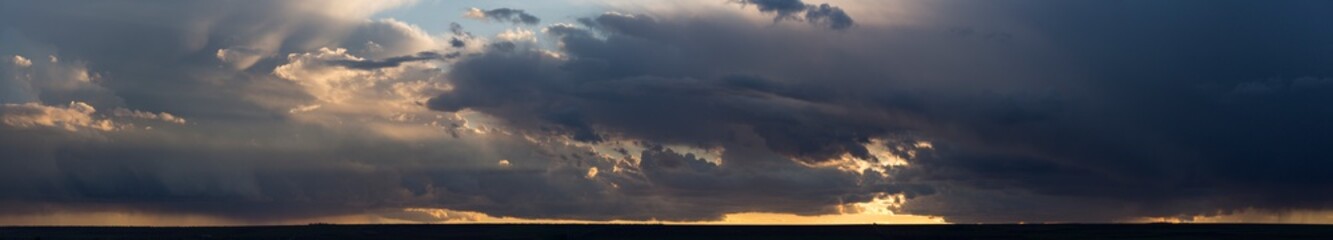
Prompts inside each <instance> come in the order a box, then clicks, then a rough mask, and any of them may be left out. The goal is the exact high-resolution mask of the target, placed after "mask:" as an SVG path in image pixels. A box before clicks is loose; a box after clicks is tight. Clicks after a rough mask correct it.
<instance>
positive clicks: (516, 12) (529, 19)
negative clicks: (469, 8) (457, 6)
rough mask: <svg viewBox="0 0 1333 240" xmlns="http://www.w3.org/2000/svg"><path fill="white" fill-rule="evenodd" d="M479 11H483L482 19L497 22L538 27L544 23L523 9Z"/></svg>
mask: <svg viewBox="0 0 1333 240" xmlns="http://www.w3.org/2000/svg"><path fill="white" fill-rule="evenodd" d="M477 11H481V14H482V16H480V17H484V18H490V19H494V20H496V21H507V22H512V23H514V24H519V23H522V24H527V25H537V24H538V23H541V21H542V20H541V18H537V16H533V15H532V14H528V13H527V12H524V11H523V10H522V9H513V8H496V9H491V10H484V11H482V10H477Z"/></svg>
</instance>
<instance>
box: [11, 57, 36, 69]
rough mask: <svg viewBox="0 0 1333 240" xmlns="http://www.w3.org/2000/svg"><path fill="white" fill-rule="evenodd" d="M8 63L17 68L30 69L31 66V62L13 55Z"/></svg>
mask: <svg viewBox="0 0 1333 240" xmlns="http://www.w3.org/2000/svg"><path fill="white" fill-rule="evenodd" d="M10 62H12V63H14V66H18V67H31V66H32V60H28V58H24V57H23V56H20V55H14V58H13V59H11V60H10Z"/></svg>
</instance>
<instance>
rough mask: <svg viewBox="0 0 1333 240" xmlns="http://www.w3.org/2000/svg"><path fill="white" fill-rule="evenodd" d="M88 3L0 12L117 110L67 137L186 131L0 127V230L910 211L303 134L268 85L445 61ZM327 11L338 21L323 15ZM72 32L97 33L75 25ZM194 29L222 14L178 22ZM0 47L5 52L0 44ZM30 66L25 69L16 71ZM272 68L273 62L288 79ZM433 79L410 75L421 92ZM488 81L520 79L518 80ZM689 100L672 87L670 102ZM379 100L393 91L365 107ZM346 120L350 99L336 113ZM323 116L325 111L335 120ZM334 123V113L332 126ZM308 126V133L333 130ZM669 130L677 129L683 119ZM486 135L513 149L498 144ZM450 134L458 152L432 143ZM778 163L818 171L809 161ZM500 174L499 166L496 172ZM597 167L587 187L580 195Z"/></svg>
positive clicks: (343, 34)
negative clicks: (70, 62) (163, 117)
mask: <svg viewBox="0 0 1333 240" xmlns="http://www.w3.org/2000/svg"><path fill="white" fill-rule="evenodd" d="M99 3H101V2H98V1H44V2H40V3H38V2H31V3H28V2H25V3H19V2H4V3H0V19H2V20H5V21H0V24H3V25H4V27H5V28H6V29H8V30H6V31H10V33H16V34H21V35H23V36H25V37H27V38H31V39H32V40H33V41H34V42H39V43H43V44H50V45H52V46H53V48H55V49H59V52H60V54H61V55H62V57H64V58H67V59H77V60H79V61H84V62H87V65H88V68H89V69H90V70H89V71H90V72H93V73H102V74H104V75H106V77H105V79H104V80H99V81H97V83H96V84H98V85H97V86H103V87H106V88H107V89H110V90H111V91H107V92H110V93H111V94H114V95H113V96H114V97H118V98H120V99H124V100H123V103H121V105H115V104H107V105H103V104H97V103H96V102H94V103H95V104H96V107H97V108H98V109H99V110H100V111H97V112H90V113H89V114H88V116H77V117H89V118H94V119H102V118H105V117H108V116H103V115H104V114H102V113H103V112H104V111H106V110H108V109H113V107H126V108H131V109H136V110H144V111H151V112H170V113H172V114H177V115H180V116H182V117H185V118H188V119H190V122H189V124H185V125H170V126H162V125H151V127H154V128H153V129H152V130H146V129H144V128H143V127H146V126H147V125H145V126H137V127H135V128H127V129H124V130H119V131H97V132H94V131H65V130H63V129H58V128H48V127H20V126H12V125H11V124H8V123H0V181H3V182H0V215H24V214H43V213H57V212H84V211H86V212H103V211H127V212H148V213H166V214H204V215H208V216H217V217H224V218H229V219H235V220H238V221H242V222H267V221H281V220H290V219H302V218H309V217H323V216H336V215H344V214H365V213H377V212H388V211H384V210H386V209H387V210H394V209H402V208H449V209H452V210H459V211H479V212H482V213H486V214H491V215H494V216H512V217H526V218H567V219H593V220H612V219H631V220H651V219H657V220H717V219H720V218H721V217H722V216H723V215H725V214H727V213H733V212H786V213H800V214H822V213H835V212H836V211H837V207H838V206H839V205H841V204H847V203H854V202H864V201H867V200H869V199H871V198H872V197H874V196H876V195H878V194H885V193H899V192H904V193H912V194H920V192H923V191H928V190H929V188H928V187H921V186H909V185H898V184H894V183H890V182H887V181H886V180H885V179H881V178H868V179H863V177H862V176H860V175H857V174H852V173H848V172H844V171H839V170H837V169H832V168H817V169H812V168H810V167H808V166H805V165H802V164H800V163H799V162H793V161H787V160H786V156H784V155H781V154H777V153H773V152H772V151H769V150H767V148H766V147H762V145H758V146H750V145H735V146H733V145H731V144H735V143H731V142H727V143H717V144H710V145H715V146H725V147H726V148H727V149H728V150H727V151H726V153H724V155H725V157H726V158H727V159H737V160H735V161H728V162H727V163H726V164H723V165H713V164H711V163H705V162H702V160H700V159H699V158H697V157H694V156H690V155H688V154H681V153H676V152H672V151H671V150H668V149H665V148H662V147H660V146H658V147H654V146H656V145H653V144H652V143H643V144H642V145H645V146H648V147H647V148H648V149H647V150H644V151H629V150H625V151H622V152H623V153H624V154H625V155H632V156H634V157H636V158H642V159H644V160H643V162H646V163H648V164H647V165H644V166H637V165H634V164H629V163H628V162H631V161H629V160H628V159H610V158H607V157H603V156H602V155H603V154H605V153H604V152H592V151H591V150H589V149H588V148H585V147H574V146H571V145H569V144H568V143H566V142H564V139H562V138H552V137H551V136H545V135H534V136H532V137H534V138H539V139H555V140H548V141H546V142H533V141H532V140H530V139H528V138H526V136H523V135H507V134H502V133H498V132H491V133H490V134H489V135H485V136H481V135H479V134H475V133H469V132H470V131H460V130H459V129H458V128H459V127H460V125H462V124H461V122H460V121H453V122H450V121H447V120H439V119H436V116H433V115H423V116H419V117H420V118H428V120H427V122H423V123H422V125H425V124H435V122H433V121H437V120H438V122H439V124H440V125H442V126H448V127H450V128H453V129H450V130H449V131H448V132H446V131H439V132H433V133H435V134H438V137H440V138H427V139H425V140H421V139H412V140H404V139H398V138H392V137H386V136H385V135H384V134H383V133H382V132H379V131H376V129H375V127H380V126H385V125H391V126H403V125H406V123H402V122H400V121H410V118H404V119H409V120H401V119H395V120H393V121H388V120H385V119H382V117H381V116H379V115H378V114H379V112H369V113H364V114H362V115H355V114H348V115H346V116H336V117H332V120H331V122H337V124H332V125H333V126H325V125H320V124H315V123H310V122H305V121H303V120H301V119H304V118H311V117H318V115H316V116H304V115H298V114H307V113H302V112H300V111H307V110H309V109H307V108H301V107H304V106H307V104H310V103H321V102H316V101H317V100H318V99H316V96H311V95H312V94H314V93H312V92H309V91H307V89H303V87H304V86H305V85H303V84H307V83H309V82H305V81H307V80H308V79H300V78H299V77H292V78H285V77H284V78H279V77H275V76H273V75H274V74H275V72H277V71H275V70H274V69H275V67H277V66H290V64H293V63H295V62H297V61H303V60H313V61H323V60H321V59H346V58H342V57H347V56H359V57H364V58H365V59H382V60H364V61H331V62H332V63H334V64H337V65H341V66H344V68H323V67H322V66H324V65H325V64H309V66H308V67H310V68H311V69H310V71H343V72H332V73H356V74H368V73H373V72H377V71H363V70H373V69H382V68H392V67H394V66H398V67H407V65H411V64H401V63H404V62H410V61H425V60H429V59H437V58H439V57H441V56H439V55H438V54H434V53H439V52H442V51H440V49H418V48H414V47H412V46H417V45H430V44H423V43H422V42H421V41H418V40H420V39H419V37H420V36H422V34H419V33H417V32H414V31H415V28H413V27H411V26H408V25H406V24H402V23H401V22H396V21H390V20H378V21H365V20H364V19H356V18H353V19H343V18H336V17H338V16H346V15H348V14H345V13H332V14H329V13H322V12H312V11H315V10H322V9H325V8H324V7H323V6H322V5H321V6H320V7H318V9H303V8H299V6H300V5H299V4H296V5H295V6H292V5H286V4H283V3H284V2H272V3H273V4H271V5H266V4H260V5H251V4H230V3H231V2H218V1H178V2H172V3H170V4H168V5H165V6H161V8H147V6H142V5H133V4H128V5H116V4H109V5H110V6H103V5H98V4H99ZM341 3H346V2H330V3H329V4H341ZM369 3H373V2H369ZM71 8H72V9H71ZM92 8H96V9H97V10H100V11H91V9H92ZM330 9H359V8H353V7H349V8H330ZM88 12H97V13H99V14H105V15H99V14H84V13H88ZM194 12H217V13H218V14H217V15H209V16H202V15H196V14H184V13H194ZM307 13H308V14H307ZM219 16H220V17H219ZM196 17H199V18H196ZM107 18H111V19H115V21H107V20H105V19H107ZM219 19H220V20H219ZM214 20H215V21H214ZM613 21H616V20H605V21H603V22H604V23H606V25H607V26H608V27H614V26H619V25H617V24H620V23H615V22H613ZM256 22H266V23H270V24H257V23H256ZM196 24H198V25H196ZM649 24H651V22H649ZM200 26H207V27H200ZM254 26H286V27H274V28H272V29H267V28H260V29H255V28H254ZM292 29H298V30H292ZM452 29H453V30H454V35H455V36H457V37H459V40H460V41H464V40H469V41H470V40H476V39H474V38H472V36H471V34H468V33H466V32H463V31H462V27H461V25H459V26H456V27H453V28H452ZM571 31H578V32H581V33H588V32H586V31H585V30H578V29H571ZM571 34H572V33H571ZM273 38H276V39H277V40H272V39H273ZM464 38H466V39H464ZM255 39H270V40H272V41H257V40H255ZM195 40H197V41H195ZM587 40H593V39H587ZM9 43H13V42H10V41H6V42H0V44H9ZM469 43H470V42H469ZM327 44H334V45H327ZM490 44H491V45H492V46H497V47H493V48H492V49H501V48H507V49H509V52H510V53H513V54H525V53H528V52H527V51H526V50H527V49H524V47H525V46H526V45H522V44H516V43H507V42H493V43H490ZM455 45H457V44H455ZM498 46H507V47H498ZM19 47H27V46H19ZM6 48H8V47H6ZM321 48H347V49H348V50H347V51H335V50H332V49H328V50H325V49H321ZM220 49H231V50H235V51H219V50H220ZM0 50H3V49H0ZM454 50H457V49H454ZM520 50H522V51H520ZM421 51H427V52H425V53H421ZM219 52H221V53H245V56H247V57H256V58H257V59H258V60H256V62H255V63H254V64H253V66H249V67H248V68H247V67H241V68H235V69H234V68H219V67H218V66H219V60H222V61H223V63H226V62H227V61H228V60H231V58H230V57H232V56H230V55H226V54H219ZM497 52H499V51H498V50H497ZM414 53H417V54H415V55H413V54H414ZM219 55H222V56H219ZM450 55H453V54H452V53H451V54H450ZM36 56H41V55H32V56H30V57H36ZM274 56H288V58H286V61H287V62H283V61H284V60H283V59H281V58H280V57H274ZM455 56H458V55H455ZM321 57H327V58H321ZM483 58H485V57H479V58H477V59H483ZM476 61H481V60H476ZM317 63H330V62H329V61H324V62H317ZM34 65H43V63H37V64H34ZM590 66H595V65H590ZM290 67H292V68H299V67H300V66H290ZM451 68H452V67H451ZM33 69H44V66H34V68H33ZM0 70H4V71H3V73H6V75H5V76H6V77H7V76H8V75H9V74H8V73H11V71H10V70H11V69H10V68H9V67H5V68H0ZM287 70H291V72H292V74H291V75H290V76H302V75H301V74H298V72H299V71H298V70H302V69H284V71H283V72H287ZM434 70H435V69H430V70H429V71H411V72H412V73H414V74H430V73H432V72H435V71H434ZM25 71H26V70H25ZM348 71H357V72H348ZM469 71H475V70H469ZM495 71H513V72H514V73H516V74H525V72H524V69H511V70H506V69H496V70H495ZM12 73H21V72H17V71H14V72H12ZM318 73H330V72H318ZM330 75H336V74H330ZM35 76H41V75H35ZM284 76H286V75H284ZM357 76H361V75H357ZM430 77H433V76H427V77H423V78H426V79H431V78H430ZM367 78H369V77H367ZM537 79H539V78H537ZM728 79H729V80H726V81H727V82H728V83H727V84H721V85H717V86H715V87H716V88H726V89H733V90H731V91H736V92H748V91H751V90H747V89H760V90H763V91H770V90H773V89H785V90H786V91H791V92H792V94H793V95H801V94H800V93H797V92H798V91H794V89H795V88H792V87H790V86H786V85H782V84H778V83H774V82H771V81H770V80H765V79H761V78H757V77H748V76H743V75H737V76H734V77H728ZM6 80H8V79H6ZM352 80H362V79H352ZM375 80H376V81H385V79H379V78H377V79H375ZM644 80H645V83H647V84H671V82H667V81H663V80H665V79H649V78H646V79H644ZM655 82H656V83H655ZM358 83H359V82H358ZM329 85H336V86H332V87H346V86H344V85H357V84H344V85H337V84H329ZM329 85H320V86H329ZM648 86H651V85H648ZM393 87H397V85H395V86H393ZM605 87H617V86H605ZM625 87H633V86H625ZM691 88H694V87H691V86H688V85H682V88H680V90H682V91H691V90H690V89H691ZM351 90H355V89H348V91H351ZM395 90H399V89H392V90H384V89H371V90H368V91H370V92H374V93H379V92H393V91H395ZM42 93H43V94H46V95H51V93H52V92H42ZM356 93H362V94H361V95H356V96H357V97H364V96H365V95H371V94H365V93H364V92H356ZM756 93H757V92H756ZM6 94H8V93H6ZM4 97H8V96H4ZM606 97H614V96H606ZM660 97H663V98H664V99H659V100H657V101H670V99H665V98H670V97H673V96H672V95H666V94H663V95H660ZM61 99H63V98H61ZM274 99H276V100H274ZM74 100H82V101H89V99H86V98H74ZM356 100H361V99H353V100H348V101H356ZM744 101H748V100H744V99H742V100H741V102H742V103H739V105H738V106H737V107H744V106H746V104H745V103H743V102H744ZM273 102H276V103H273ZM7 103H8V102H7ZM41 103H42V104H46V105H51V106H65V105H67V104H68V103H67V102H41ZM324 104H325V105H324V106H323V108H324V109H329V108H335V107H337V106H334V105H335V104H331V103H324ZM630 104H634V103H630ZM274 105H275V106H274ZM749 105H755V106H759V105H761V104H749ZM371 106H372V107H369V108H376V109H378V108H383V105H371ZM623 106H632V105H623ZM317 107H318V106H317ZM358 107H360V106H358ZM302 109H305V110H302ZM339 110H343V111H350V110H346V109H337V110H333V111H330V112H334V111H339ZM422 110H424V109H422ZM776 110H778V111H789V110H788V109H776ZM310 111H313V112H310V113H308V114H332V113H321V112H319V110H310ZM679 111H681V113H687V112H688V109H679ZM80 113H82V112H80ZM540 114H542V115H541V116H542V117H543V119H547V120H551V121H555V122H560V123H561V125H559V126H560V127H561V128H567V129H573V130H575V132H576V133H577V132H582V133H585V134H583V135H577V134H576V136H577V138H578V139H581V140H587V141H601V142H602V143H608V142H610V141H612V140H610V139H609V138H604V137H602V136H599V135H598V132H596V131H594V130H595V129H593V128H591V127H593V125H579V124H580V123H582V122H586V121H588V120H589V119H585V118H584V117H583V116H582V115H581V114H580V111H578V110H577V109H573V110H565V111H548V112H541V113H540ZM754 114H769V113H754ZM773 114H783V113H773ZM0 116H3V115H0ZM115 120H119V119H115ZM594 120H596V119H594ZM515 122H516V123H517V124H522V122H521V121H515ZM363 123H364V124H363ZM472 124H477V123H472ZM490 127H494V128H506V129H505V130H504V131H510V130H508V129H507V128H508V126H503V125H495V126H490ZM427 129H428V130H420V129H419V128H412V129H411V130H412V131H414V132H413V133H418V132H419V133H420V134H422V135H428V136H429V135H430V134H432V132H430V131H432V130H433V128H427ZM524 130H525V129H524ZM701 130H714V129H701ZM450 133H452V134H453V135H454V136H452V137H448V136H449V135H450ZM727 134H728V135H729V136H731V137H733V138H745V139H751V140H748V141H745V142H746V143H754V142H756V141H753V139H757V138H758V137H757V136H754V135H753V134H750V133H746V132H736V133H727ZM772 134H777V135H782V137H784V138H790V139H793V141H795V140H798V139H799V138H800V136H797V135H794V134H790V133H776V132H775V133H772ZM801 134H815V133H806V132H803V133H801ZM815 135H818V134H815ZM774 139H776V138H774ZM783 144H792V145H801V143H796V142H791V143H783ZM622 150H623V149H622ZM791 152H792V154H806V155H819V154H829V153H828V152H829V150H826V149H825V148H823V147H820V148H812V149H804V150H793V151H791ZM500 160H506V161H507V162H508V163H510V166H508V167H499V166H498V165H497V162H498V161H500ZM593 167H596V168H598V169H600V173H599V174H597V175H596V176H593V177H588V174H587V173H588V172H589V169H590V168H593ZM616 169H621V170H616ZM686 178H689V179H686Z"/></svg>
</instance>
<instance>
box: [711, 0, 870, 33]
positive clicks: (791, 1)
mask: <svg viewBox="0 0 1333 240" xmlns="http://www.w3.org/2000/svg"><path fill="white" fill-rule="evenodd" d="M737 2H740V3H742V4H754V6H755V7H756V8H758V9H759V11H760V12H770V13H775V14H777V17H775V18H774V19H773V20H774V21H780V20H783V19H793V20H802V19H804V20H805V21H808V22H810V23H811V24H821V25H824V26H827V27H829V28H832V29H846V28H849V27H851V26H852V24H853V23H854V21H852V17H851V16H847V12H844V11H842V8H838V7H835V6H832V5H829V4H827V3H823V4H819V5H813V4H805V2H802V1H801V0H737ZM802 13H804V18H802Z"/></svg>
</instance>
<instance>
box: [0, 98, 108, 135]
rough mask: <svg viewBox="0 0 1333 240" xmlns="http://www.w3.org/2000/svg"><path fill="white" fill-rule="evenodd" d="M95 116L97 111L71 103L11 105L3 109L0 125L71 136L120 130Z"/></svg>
mask: <svg viewBox="0 0 1333 240" xmlns="http://www.w3.org/2000/svg"><path fill="white" fill-rule="evenodd" d="M95 112H97V109H95V108H93V106H90V105H88V104H87V103H82V102H71V103H69V106H66V107H59V106H46V105H42V104H39V103H25V104H12V103H8V104H5V105H4V106H3V107H0V122H3V123H4V124H5V125H8V126H10V127H15V128H37V127H47V128H56V129H63V130H66V131H70V132H74V131H79V130H83V129H88V130H96V131H113V130H116V129H117V128H119V127H118V126H117V124H116V123H115V122H112V121H110V120H106V119H98V118H95V117H94V116H93V113H95Z"/></svg>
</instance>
